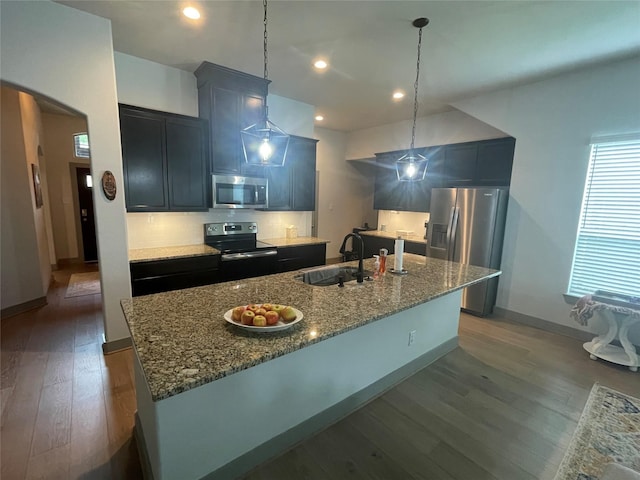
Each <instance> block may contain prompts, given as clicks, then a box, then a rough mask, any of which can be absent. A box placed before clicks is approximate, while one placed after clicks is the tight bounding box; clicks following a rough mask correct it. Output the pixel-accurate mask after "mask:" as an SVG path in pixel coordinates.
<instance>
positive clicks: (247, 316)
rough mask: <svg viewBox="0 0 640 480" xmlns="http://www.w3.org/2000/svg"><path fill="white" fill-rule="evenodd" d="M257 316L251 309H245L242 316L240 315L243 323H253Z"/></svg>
mask: <svg viewBox="0 0 640 480" xmlns="http://www.w3.org/2000/svg"><path fill="white" fill-rule="evenodd" d="M255 316H256V314H255V313H253V312H252V311H251V310H245V311H244V312H242V317H240V321H241V322H242V324H243V325H253V320H254V318H255Z"/></svg>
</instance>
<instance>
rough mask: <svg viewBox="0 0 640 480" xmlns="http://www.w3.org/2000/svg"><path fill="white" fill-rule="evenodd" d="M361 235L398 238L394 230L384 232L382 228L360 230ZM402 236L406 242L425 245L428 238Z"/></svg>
mask: <svg viewBox="0 0 640 480" xmlns="http://www.w3.org/2000/svg"><path fill="white" fill-rule="evenodd" d="M360 235H370V236H372V237H381V238H390V239H392V240H395V239H396V238H398V235H396V234H395V233H394V232H386V231H385V232H383V231H381V230H363V231H362V232H360ZM402 238H403V239H404V241H405V242H414V243H422V244H424V245H426V244H427V240H426V239H425V238H423V237H421V236H420V235H415V234H414V235H402Z"/></svg>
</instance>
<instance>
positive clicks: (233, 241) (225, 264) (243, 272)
mask: <svg viewBox="0 0 640 480" xmlns="http://www.w3.org/2000/svg"><path fill="white" fill-rule="evenodd" d="M257 235H258V224H257V223H255V222H226V223H205V224H204V243H205V244H207V245H209V246H211V247H214V248H217V249H218V250H220V252H221V257H220V260H221V263H220V269H221V270H222V273H223V276H224V278H226V279H227V280H238V279H241V278H248V277H257V276H260V275H269V274H271V273H275V272H276V267H277V263H278V262H277V256H278V250H277V249H276V247H274V246H273V245H269V244H267V243H263V242H261V241H259V240H258V239H257Z"/></svg>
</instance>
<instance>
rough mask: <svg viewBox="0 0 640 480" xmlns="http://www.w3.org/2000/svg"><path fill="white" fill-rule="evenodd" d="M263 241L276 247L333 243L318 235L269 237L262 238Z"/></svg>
mask: <svg viewBox="0 0 640 480" xmlns="http://www.w3.org/2000/svg"><path fill="white" fill-rule="evenodd" d="M260 241H261V242H262V243H268V244H269V245H273V246H274V247H296V246H300V245H316V244H319V243H331V242H330V241H329V240H323V239H321V238H318V237H296V238H284V237H283V238H267V239H265V240H260Z"/></svg>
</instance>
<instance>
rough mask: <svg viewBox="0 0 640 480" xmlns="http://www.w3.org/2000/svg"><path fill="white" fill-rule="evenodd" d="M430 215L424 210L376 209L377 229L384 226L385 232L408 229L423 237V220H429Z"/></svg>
mask: <svg viewBox="0 0 640 480" xmlns="http://www.w3.org/2000/svg"><path fill="white" fill-rule="evenodd" d="M429 217H430V215H429V214H428V213H425V212H397V211H395V210H379V211H378V230H381V229H382V225H384V226H385V229H386V231H387V232H391V233H394V234H395V232H396V230H409V231H410V232H413V233H414V234H415V235H418V236H419V237H420V238H422V237H424V234H425V228H424V222H428V221H429Z"/></svg>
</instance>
